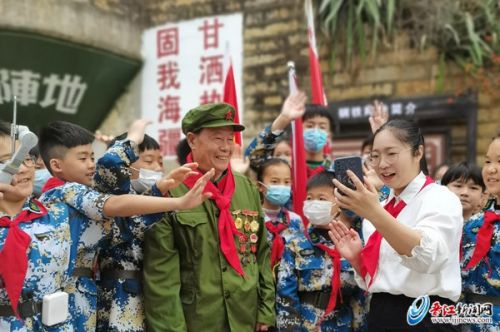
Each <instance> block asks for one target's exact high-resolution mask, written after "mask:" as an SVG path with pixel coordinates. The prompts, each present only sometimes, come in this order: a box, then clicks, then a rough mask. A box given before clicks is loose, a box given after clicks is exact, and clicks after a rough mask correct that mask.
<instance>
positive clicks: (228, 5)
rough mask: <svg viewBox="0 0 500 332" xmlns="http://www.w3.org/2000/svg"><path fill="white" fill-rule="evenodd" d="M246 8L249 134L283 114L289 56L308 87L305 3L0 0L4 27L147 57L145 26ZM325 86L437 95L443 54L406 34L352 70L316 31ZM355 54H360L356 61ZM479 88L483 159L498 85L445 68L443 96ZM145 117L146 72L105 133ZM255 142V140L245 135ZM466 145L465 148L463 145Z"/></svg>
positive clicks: (458, 139) (358, 94)
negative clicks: (481, 84)
mask: <svg viewBox="0 0 500 332" xmlns="http://www.w3.org/2000/svg"><path fill="white" fill-rule="evenodd" d="M232 12H243V13H244V62H243V66H244V74H243V90H244V91H243V96H244V104H245V105H244V106H245V115H244V119H243V121H244V123H245V125H246V126H247V128H248V130H247V131H246V133H245V135H246V138H247V139H248V138H249V137H251V136H253V135H254V134H255V133H256V132H257V131H258V130H259V129H261V128H262V126H263V124H264V123H269V122H271V121H272V120H273V119H274V118H275V117H276V115H277V114H278V113H279V110H280V107H281V103H282V101H283V99H284V97H285V96H286V95H287V92H288V82H287V77H286V63H287V61H289V60H293V61H295V63H296V69H297V74H298V78H299V84H300V85H301V87H302V88H303V89H304V90H306V91H309V73H308V58H307V34H306V27H305V18H304V12H303V1H302V0H175V1H174V0H166V1H158V0H142V1H140V0H43V1H42V0H40V1H32V0H0V27H2V26H3V27H5V26H7V27H12V28H21V29H28V30H34V31H37V32H42V33H46V34H49V35H53V36H56V37H61V38H65V39H70V40H74V41H76V42H80V43H84V44H88V45H92V46H95V47H100V48H105V49H109V50H112V51H114V52H117V53H121V54H125V55H129V56H133V57H139V54H140V36H141V33H142V30H143V29H144V28H147V27H151V26H155V25H159V24H162V23H165V22H167V21H180V20H188V19H192V18H196V17H201V16H207V15H213V14H227V13H232ZM317 37H318V44H319V49H320V58H321V61H322V69H323V78H324V82H325V88H326V93H327V96H328V99H329V100H330V101H335V100H342V99H349V98H366V97H373V96H388V97H396V96H415V95H430V94H434V93H436V92H437V86H438V71H439V70H438V57H437V52H436V50H434V49H427V50H424V51H423V52H419V51H417V50H414V49H412V48H410V45H409V40H408V38H406V37H405V36H404V35H401V36H398V37H397V38H396V39H395V41H393V44H392V45H391V47H390V48H388V49H387V50H385V51H381V52H380V53H379V54H378V56H377V57H376V58H375V59H368V60H367V62H366V63H365V65H364V66H363V67H359V66H358V67H357V68H355V69H354V70H353V69H347V66H346V64H345V62H344V61H343V60H342V59H341V58H340V57H339V59H337V60H336V62H335V63H334V64H333V70H332V71H330V63H329V61H328V59H329V58H330V42H329V41H328V40H327V39H326V38H324V37H323V36H322V35H321V33H319V32H317ZM356 62H357V61H356V60H355V61H354V63H356ZM468 88H472V89H474V90H475V91H478V95H479V98H478V99H479V114H478V137H477V148H478V156H480V157H479V161H481V160H482V158H481V156H483V155H484V153H485V151H486V148H487V146H488V144H489V141H490V139H491V137H492V136H493V135H494V134H495V132H496V131H497V130H498V129H499V123H500V93H499V92H500V91H499V89H498V86H497V87H496V90H491V91H489V92H487V91H485V90H483V89H481V88H479V89H478V85H477V82H476V81H474V80H470V79H468V78H467V77H466V76H465V75H464V74H463V73H462V71H461V70H459V69H458V68H456V67H454V66H453V65H451V64H448V65H447V66H446V77H445V81H444V86H443V89H442V90H441V91H440V92H441V93H460V92H464V91H466V90H467V89H468ZM139 114H140V78H137V79H136V80H135V81H134V82H133V83H132V84H131V86H130V88H129V91H128V92H127V93H126V94H125V95H124V96H123V97H122V98H121V99H120V100H119V101H118V102H117V104H116V106H115V108H114V110H113V111H112V112H111V113H110V115H109V116H108V118H107V119H106V121H105V122H104V123H103V124H102V126H101V130H102V131H103V132H106V133H109V134H118V133H120V132H122V131H124V130H125V129H126V128H127V125H128V124H129V123H130V122H131V120H132V119H133V118H135V117H137V116H139ZM452 138H453V142H454V149H453V151H454V152H455V155H454V158H455V159H461V158H463V156H464V155H463V154H462V153H463V152H465V127H462V126H456V127H454V128H453V130H452ZM247 142H248V140H247ZM460 147H462V148H460Z"/></svg>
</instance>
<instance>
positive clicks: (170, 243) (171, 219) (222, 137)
mask: <svg viewBox="0 0 500 332" xmlns="http://www.w3.org/2000/svg"><path fill="white" fill-rule="evenodd" d="M234 114H235V110H234V109H233V108H232V107H231V106H230V105H228V104H223V103H218V104H206V105H202V106H199V107H196V108H194V109H192V110H190V111H189V112H188V113H187V114H186V116H185V117H184V118H183V119H182V131H183V133H184V134H185V135H186V137H187V141H188V143H189V146H190V148H191V154H190V155H189V156H188V161H191V160H192V161H194V162H197V163H198V165H199V171H200V172H201V173H203V172H206V171H208V170H210V169H212V168H213V169H215V176H214V178H213V180H212V182H210V183H208V184H207V187H206V189H205V191H206V192H210V193H211V194H212V196H211V199H209V200H207V201H206V202H205V203H204V204H202V205H200V206H199V207H197V208H193V209H191V210H186V211H179V212H177V213H171V214H168V215H166V217H165V218H164V219H163V220H161V221H160V222H158V223H157V224H156V225H154V226H153V227H152V228H151V229H150V230H148V231H147V232H146V237H145V252H144V255H145V257H144V299H145V310H146V321H147V327H148V331H196V332H198V331H216V332H220V331H235V332H245V331H267V330H268V327H269V326H272V325H274V321H275V313H274V298H275V291H274V282H273V277H272V272H271V268H270V259H269V246H268V244H267V241H266V228H265V227H264V222H263V215H262V210H261V206H260V200H259V195H258V192H257V190H256V188H255V187H254V185H253V184H252V183H251V182H250V181H249V179H248V178H246V177H245V176H243V175H241V174H238V173H232V171H231V167H230V165H229V160H230V158H231V155H232V153H233V148H234V141H233V134H234V132H235V131H242V130H244V129H245V127H243V126H242V125H240V124H237V123H235V122H234ZM195 181H196V177H195V176H193V177H191V178H189V179H188V180H186V181H185V182H184V184H183V185H180V186H179V187H178V188H176V189H174V190H172V191H171V192H170V195H171V196H173V197H178V196H181V195H183V194H184V193H185V192H187V191H188V190H189V188H190V187H191V186H192V185H193V184H194V182H195Z"/></svg>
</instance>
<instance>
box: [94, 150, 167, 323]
mask: <svg viewBox="0 0 500 332" xmlns="http://www.w3.org/2000/svg"><path fill="white" fill-rule="evenodd" d="M137 159H138V151H137V148H136V145H135V144H133V143H131V141H129V140H125V141H117V142H116V143H115V144H114V145H113V146H112V147H110V148H109V149H108V150H107V151H106V153H105V154H104V156H103V157H102V158H100V159H99V160H98V161H97V165H96V174H95V176H94V182H95V188H96V189H97V190H99V191H101V192H106V193H111V194H114V195H121V194H136V192H135V191H134V189H133V188H132V187H131V184H130V164H132V163H134V162H135V161H136V160H137ZM145 194H149V195H152V196H162V195H161V192H160V191H159V190H158V188H157V187H156V185H154V186H153V188H152V189H151V191H149V192H148V193H145ZM162 216H163V214H162V213H157V214H151V215H142V216H134V217H130V218H115V222H114V223H113V227H114V228H117V231H115V232H113V234H116V235H117V236H119V238H118V239H113V240H112V241H110V243H109V244H108V245H106V246H103V247H104V248H103V250H101V252H100V253H99V262H100V264H99V265H100V270H101V280H100V281H99V282H98V286H99V288H98V303H97V310H98V313H97V331H103V332H104V331H121V332H135V331H137V332H138V331H144V330H145V328H146V326H145V321H144V306H143V302H142V283H141V280H140V276H141V274H142V257H143V254H142V247H143V242H144V232H145V231H146V229H148V228H149V227H150V226H151V225H153V224H154V223H155V222H156V221H158V220H160V218H161V217H162ZM116 240H118V241H116ZM109 271H127V273H129V271H130V272H131V273H130V277H129V278H116V277H110V276H109V275H107V274H109ZM134 275H136V276H137V277H135V278H134V277H133V276H134Z"/></svg>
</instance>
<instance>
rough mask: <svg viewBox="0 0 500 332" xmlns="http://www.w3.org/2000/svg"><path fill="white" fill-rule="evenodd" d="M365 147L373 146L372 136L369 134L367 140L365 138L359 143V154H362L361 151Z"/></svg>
mask: <svg viewBox="0 0 500 332" xmlns="http://www.w3.org/2000/svg"><path fill="white" fill-rule="evenodd" d="M367 146H373V135H372V134H370V136H368V137H367V138H365V139H364V140H363V143H361V153H363V150H364V149H365V148H366V147H367Z"/></svg>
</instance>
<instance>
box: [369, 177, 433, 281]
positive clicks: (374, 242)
mask: <svg viewBox="0 0 500 332" xmlns="http://www.w3.org/2000/svg"><path fill="white" fill-rule="evenodd" d="M431 183H434V180H433V179H432V178H430V177H429V176H428V177H426V179H425V183H424V185H423V186H422V188H420V190H419V191H418V192H421V191H422V189H424V188H425V187H427V186H428V185H429V184H431ZM395 203H396V197H393V198H392V199H391V201H390V202H389V203H387V204H386V205H385V206H384V209H386V211H387V212H389V213H390V214H391V216H393V217H394V218H397V217H398V215H399V213H400V212H401V211H402V210H403V209H404V208H405V206H406V203H405V202H404V201H403V200H401V201H400V202H399V203H398V204H395ZM381 244H382V235H381V234H380V233H379V232H378V231H377V230H376V231H375V232H373V234H372V235H371V236H370V238H369V239H368V242H367V243H366V246H365V247H364V248H363V250H362V251H361V276H362V277H363V278H365V276H366V274H367V273H368V274H369V275H370V282H369V284H368V288H370V286H371V284H372V282H373V279H374V278H375V273H376V272H377V268H378V260H379V256H380V245H381Z"/></svg>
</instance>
